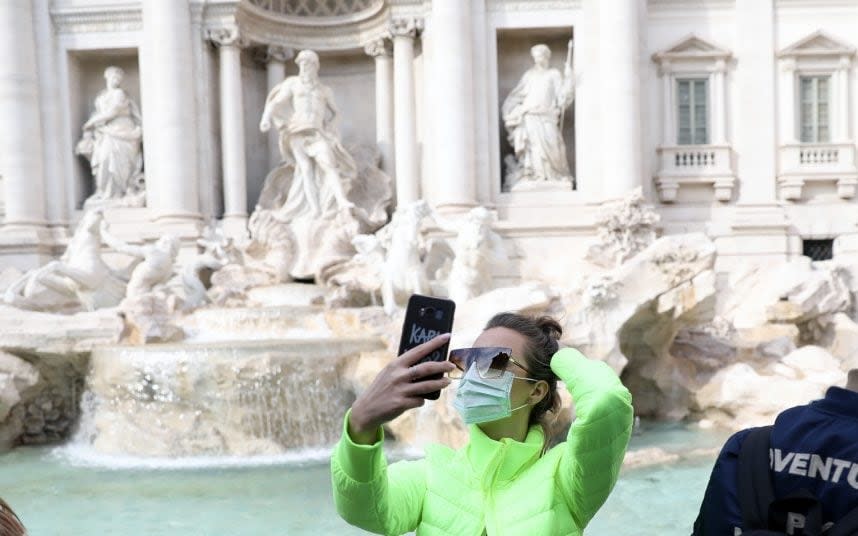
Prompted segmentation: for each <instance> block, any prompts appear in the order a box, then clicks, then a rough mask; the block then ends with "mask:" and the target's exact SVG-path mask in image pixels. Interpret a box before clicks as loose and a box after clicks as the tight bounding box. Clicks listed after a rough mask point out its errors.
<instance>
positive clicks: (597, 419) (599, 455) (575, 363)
mask: <svg viewBox="0 0 858 536" xmlns="http://www.w3.org/2000/svg"><path fill="white" fill-rule="evenodd" d="M551 369H552V370H553V371H554V373H555V374H556V375H557V376H558V377H559V378H560V379H561V380H563V382H564V383H565V384H566V387H567V389H569V393H570V394H571V395H572V399H573V401H574V403H575V414H576V418H575V421H574V422H573V423H572V426H571V427H570V428H569V435H568V437H567V438H566V443H565V445H558V446H557V447H556V448H564V449H565V451H564V452H563V453H562V457H561V459H560V466H559V472H558V479H559V483H560V486H561V490H562V491H563V493H564V495H565V498H566V501H567V503H568V504H569V508H570V511H571V513H572V516H573V518H574V519H575V522H576V523H577V524H578V527H579V528H581V529H582V530H583V529H584V527H586V526H587V524H588V523H589V522H590V520H591V519H592V518H593V516H594V515H595V514H596V511H598V510H599V508H600V507H601V506H602V504H603V503H604V502H605V500H606V499H607V498H608V494H610V492H611V489H613V487H614V484H615V483H616V481H617V476H618V475H619V472H620V468H621V467H622V464H623V457H624V455H625V452H626V447H627V446H628V444H629V438H630V437H631V433H632V421H633V412H632V395H631V393H629V391H628V389H626V388H625V386H623V384H622V382H620V379H619V378H618V377H617V375H616V374H615V373H614V371H613V370H612V369H611V367H609V366H608V365H607V364H606V363H603V362H601V361H595V360H590V359H587V358H586V357H584V356H583V355H582V354H581V352H579V351H578V350H575V349H572V348H565V349H563V350H560V351H559V352H557V353H556V354H554V356H553V357H552V359H551Z"/></svg>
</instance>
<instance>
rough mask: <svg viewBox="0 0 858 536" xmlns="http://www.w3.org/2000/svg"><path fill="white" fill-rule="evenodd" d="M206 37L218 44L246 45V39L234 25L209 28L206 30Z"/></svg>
mask: <svg viewBox="0 0 858 536" xmlns="http://www.w3.org/2000/svg"><path fill="white" fill-rule="evenodd" d="M206 39H208V40H209V41H211V42H213V43H215V44H216V45H218V46H222V47H223V46H236V47H245V46H247V44H248V42H247V40H246V39H245V38H244V37H243V36H242V35H241V32H239V31H238V28H236V27H235V26H225V27H222V28H210V29H208V30H207V31H206Z"/></svg>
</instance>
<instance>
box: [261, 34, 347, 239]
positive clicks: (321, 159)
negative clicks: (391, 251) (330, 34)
mask: <svg viewBox="0 0 858 536" xmlns="http://www.w3.org/2000/svg"><path fill="white" fill-rule="evenodd" d="M295 63H297V64H298V69H299V74H298V76H290V77H288V78H286V79H285V80H284V81H283V82H280V83H279V84H277V85H276V86H275V87H274V88H273V89H272V90H271V92H270V93H269V94H268V98H267V99H266V101H265V109H264V110H263V112H262V119H261V120H260V122H259V129H260V130H261V131H262V132H268V130H269V129H270V128H271V126H272V123H273V126H274V127H275V128H276V129H277V131H278V132H279V134H280V151H281V153H282V155H283V156H284V158H291V159H293V160H294V162H295V170H294V174H293V177H292V186H291V187H290V189H289V194H288V197H287V198H286V203H285V204H284V205H283V206H282V207H281V208H280V210H279V216H280V217H281V219H282V220H283V221H287V222H288V221H291V220H293V219H295V218H298V217H301V216H304V215H307V216H311V217H322V216H329V215H331V214H334V213H336V212H337V211H338V210H344V209H348V208H350V207H353V206H354V203H352V202H351V201H350V200H349V199H348V198H347V197H346V193H345V192H346V190H347V189H348V186H349V185H350V183H351V182H352V181H353V180H354V178H355V175H356V172H357V169H356V166H355V163H354V160H353V159H352V157H351V155H350V154H349V153H348V152H347V151H346V150H345V148H344V147H343V146H342V144H341V143H340V140H339V134H338V133H337V131H336V127H335V121H336V118H337V109H336V107H335V105H334V95H333V92H332V91H331V89H330V88H329V87H328V86H326V85H324V84H322V83H321V81H320V80H319V56H318V55H316V53H315V52H313V51H312V50H302V51H301V52H299V53H298V56H297V57H296V58H295ZM288 108H291V109H292V113H291V114H287V113H286V111H287V109H288Z"/></svg>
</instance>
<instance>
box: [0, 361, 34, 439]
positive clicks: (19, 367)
mask: <svg viewBox="0 0 858 536" xmlns="http://www.w3.org/2000/svg"><path fill="white" fill-rule="evenodd" d="M38 381H39V371H38V370H37V369H36V368H35V367H34V366H32V365H31V364H29V363H27V362H26V361H24V360H23V359H21V358H19V357H16V356H14V355H12V354H7V353H5V352H0V423H2V422H3V421H4V420H5V419H6V417H8V416H9V413H10V412H11V411H12V408H13V407H14V406H15V405H16V404H17V403H18V402H20V401H21V396H22V395H21V394H22V393H23V392H24V391H25V390H27V389H28V388H30V387H32V386H34V385H36V383H37V382H38Z"/></svg>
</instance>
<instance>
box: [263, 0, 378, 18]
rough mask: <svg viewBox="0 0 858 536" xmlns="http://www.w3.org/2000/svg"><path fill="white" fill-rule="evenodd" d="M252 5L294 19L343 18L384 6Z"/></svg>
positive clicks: (333, 0)
mask: <svg viewBox="0 0 858 536" xmlns="http://www.w3.org/2000/svg"><path fill="white" fill-rule="evenodd" d="M248 1H249V2H250V3H251V4H252V5H254V6H256V7H258V8H260V9H264V10H266V11H273V12H274V13H278V14H281V15H287V16H292V17H341V16H343V15H352V14H354V13H360V12H362V11H367V10H369V9H372V8H373V7H376V6H377V4H383V3H384V2H383V1H382V0H248Z"/></svg>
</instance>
